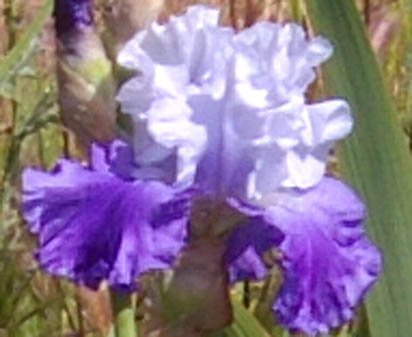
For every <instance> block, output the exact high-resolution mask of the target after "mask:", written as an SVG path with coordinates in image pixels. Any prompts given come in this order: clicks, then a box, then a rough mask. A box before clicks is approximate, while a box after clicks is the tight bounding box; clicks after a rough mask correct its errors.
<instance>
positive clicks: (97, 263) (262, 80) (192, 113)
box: [23, 6, 381, 335]
mask: <svg viewBox="0 0 412 337" xmlns="http://www.w3.org/2000/svg"><path fill="white" fill-rule="evenodd" d="M331 53H332V47H331V46H330V44H329V42H328V41H327V40H325V39H323V38H320V37H317V38H313V39H311V40H308V39H307V38H306V36H305V33H304V31H303V30H302V28H301V27H299V26H297V25H295V24H286V25H279V24H274V23H268V22H261V23H257V24H255V25H254V26H252V27H250V28H248V29H245V30H243V31H241V32H239V33H235V32H234V31H233V30H232V29H231V28H225V27H221V26H219V25H218V12H217V11H216V10H213V9H209V8H206V7H202V6H195V7H191V8H189V9H188V11H187V13H186V14H185V15H183V16H181V17H172V18H171V19H170V21H169V22H167V23H166V24H164V25H160V24H157V23H153V24H152V25H151V26H150V27H149V28H148V29H147V30H146V31H143V32H140V33H138V34H136V35H135V36H134V37H133V38H132V39H131V40H130V41H129V42H128V43H127V44H126V46H125V47H124V49H123V50H122V51H121V52H120V54H119V56H118V62H119V64H120V65H122V66H123V67H126V68H129V69H131V70H134V71H135V75H134V76H133V77H132V78H131V79H129V80H128V81H127V82H126V83H125V84H124V85H123V86H122V87H121V89H120V91H119V93H118V100H119V102H120V106H121V109H122V111H123V112H124V113H126V114H129V115H130V116H131V119H132V121H133V129H134V132H133V137H132V141H131V144H129V145H126V144H124V143H120V142H119V141H116V142H115V143H113V144H111V145H109V146H106V147H103V148H102V147H98V146H95V147H94V148H93V153H92V156H91V159H92V164H91V166H90V167H87V168H86V167H82V166H80V165H78V164H75V163H73V162H69V161H65V160H63V161H60V162H59V164H58V165H57V167H56V168H55V169H54V170H53V171H52V172H51V173H42V172H39V171H35V170H31V169H30V170H27V171H26V172H25V173H24V177H23V178H24V180H23V184H24V210H25V215H26V219H27V220H28V222H29V224H30V228H31V229H32V231H33V232H35V233H37V234H38V235H39V240H40V249H39V251H38V253H37V254H38V258H39V261H40V263H41V264H42V265H43V267H44V268H45V269H46V270H48V271H49V272H50V273H53V274H57V275H63V276H66V277H69V278H71V279H73V280H75V281H77V282H80V283H85V284H87V285H91V286H97V285H98V283H99V282H100V281H101V280H104V279H106V280H108V281H109V283H110V284H111V285H112V286H113V287H117V286H122V287H124V286H130V285H131V284H133V281H134V278H136V277H137V276H139V275H140V274H141V273H142V272H145V271H147V270H150V269H157V268H166V267H169V266H170V265H171V263H172V262H173V258H174V257H175V256H176V254H177V253H178V252H179V250H180V248H181V247H183V246H184V242H185V234H186V226H187V224H188V213H189V208H190V205H191V204H193V203H196V202H197V200H199V198H201V199H202V200H210V201H211V202H216V201H218V202H221V203H222V204H226V205H227V206H229V207H230V208H232V209H234V210H236V212H237V213H238V214H240V215H242V216H243V217H240V218H241V219H243V220H241V221H239V223H237V226H236V227H235V229H234V230H232V231H231V233H230V234H229V235H228V236H227V238H226V253H225V256H224V258H225V263H226V264H227V267H228V270H229V272H230V276H231V279H232V281H237V280H241V279H247V278H252V279H258V278H261V277H263V276H264V275H265V273H266V269H265V267H264V264H263V262H262V260H261V255H262V254H263V253H264V252H265V251H267V250H268V249H271V248H277V249H278V250H280V252H281V253H282V254H281V255H282V258H281V259H280V261H279V264H280V268H281V269H282V271H283V276H284V277H283V278H284V281H283V284H282V285H281V288H280V291H279V294H278V296H277V298H276V300H275V302H274V304H273V310H274V312H275V314H276V317H277V319H278V320H279V322H281V323H282V324H283V325H285V326H286V327H288V328H290V329H293V330H300V331H304V332H306V333H308V334H311V335H315V334H316V333H319V332H326V331H328V330H329V329H330V328H332V327H336V326H339V325H340V324H342V323H344V322H345V321H347V320H349V319H350V318H351V317H352V315H353V310H354V307H355V306H356V304H357V303H359V301H360V300H361V299H362V298H363V297H364V295H365V293H366V291H367V290H368V289H369V287H370V286H371V285H372V284H373V282H374V281H375V280H376V277H377V275H378V274H379V271H380V267H381V261H380V255H379V253H378V251H377V249H376V248H375V247H374V246H373V245H372V244H371V243H370V242H369V241H368V239H367V238H366V236H365V234H364V230H363V227H362V221H363V220H364V218H365V209H364V207H363V204H362V202H361V201H360V200H359V199H358V197H357V196H356V195H355V194H354V193H353V192H352V191H351V190H350V189H349V188H348V187H346V186H345V185H344V184H343V183H341V182H339V181H338V180H336V179H334V178H332V177H328V176H325V166H326V161H327V156H328V154H329V151H330V149H331V147H332V146H333V144H334V142H335V141H336V140H339V139H341V138H343V137H345V136H346V135H348V133H349V132H350V130H351V128H352V123H353V121H352V118H351V116H350V110H349V106H348V104H347V103H346V102H345V101H344V100H342V99H337V98H336V99H330V100H327V101H322V102H317V103H312V104H309V103H307V100H306V98H305V91H306V90H307V88H308V86H309V85H310V84H311V83H312V82H313V80H314V79H315V72H314V67H316V66H318V65H319V64H320V63H322V62H323V61H325V60H326V59H327V58H328V57H330V55H331ZM193 209H195V208H193ZM194 216H196V214H194Z"/></svg>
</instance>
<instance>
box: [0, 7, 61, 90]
mask: <svg viewBox="0 0 412 337" xmlns="http://www.w3.org/2000/svg"><path fill="white" fill-rule="evenodd" d="M52 9H53V0H45V2H44V4H43V6H42V7H41V8H40V9H39V10H38V12H37V13H36V16H35V17H34V18H33V21H32V22H31V23H30V25H29V26H28V27H26V29H25V30H24V32H23V33H22V35H21V36H20V38H19V40H18V41H17V43H16V44H15V45H14V47H13V48H12V49H11V50H10V51H9V52H8V54H7V55H6V56H5V57H4V58H3V59H2V61H1V62H0V88H2V87H3V86H4V85H7V84H8V83H7V82H8V81H9V80H10V79H11V78H12V77H13V76H14V75H15V74H16V73H18V72H19V71H20V69H23V66H24V64H25V62H26V61H27V59H28V58H29V56H30V55H31V53H32V52H33V50H34V47H35V42H36V38H37V37H38V35H39V34H40V32H41V30H42V28H43V26H44V24H45V23H46V21H47V19H48V18H49V17H50V15H51V11H52ZM0 91H1V90H0Z"/></svg>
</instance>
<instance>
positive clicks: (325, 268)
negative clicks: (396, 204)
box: [268, 178, 381, 336]
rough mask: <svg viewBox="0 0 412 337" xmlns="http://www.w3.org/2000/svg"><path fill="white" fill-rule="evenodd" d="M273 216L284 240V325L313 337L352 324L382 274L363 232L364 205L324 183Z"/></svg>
mask: <svg viewBox="0 0 412 337" xmlns="http://www.w3.org/2000/svg"><path fill="white" fill-rule="evenodd" d="M268 214H269V216H270V217H271V218H272V220H273V222H274V223H276V225H277V227H278V228H279V229H280V230H281V231H282V232H283V233H284V234H285V240H284V241H283V242H282V243H281V245H280V247H279V248H280V250H281V252H282V253H283V255H284V259H283V261H282V263H281V268H282V270H283V274H284V281H283V284H282V286H281V289H280V292H279V294H278V297H277V300H276V301H275V303H274V306H273V309H274V311H275V313H276V316H277V319H278V320H279V322H280V323H281V324H283V325H284V326H286V327H287V328H289V329H291V330H298V331H303V332H305V333H307V334H308V335H311V336H314V335H316V334H318V333H325V332H327V331H328V330H329V329H331V328H334V327H337V326H340V325H341V324H343V323H345V322H346V321H348V320H350V319H351V318H352V317H353V312H354V308H355V306H356V305H357V304H358V303H359V301H361V300H362V299H363V297H364V296H365V293H366V292H367V291H368V289H369V288H370V287H371V285H372V284H373V283H374V282H375V281H376V279H377V277H378V274H379V272H380V270H381V257H380V254H379V252H378V250H377V249H376V247H375V246H374V245H373V244H372V243H371V242H370V241H369V240H368V239H367V237H366V236H365V233H364V230H363V227H362V221H363V220H364V218H365V210H364V207H363V205H362V203H361V201H360V200H359V199H358V198H357V197H356V195H355V194H354V193H353V192H352V191H351V190H350V189H349V188H348V187H346V186H345V185H344V184H343V183H341V182H339V181H337V180H335V179H332V178H324V179H323V180H322V181H321V182H320V183H319V185H317V186H316V187H314V188H313V189H310V190H308V191H305V192H297V194H296V195H295V197H289V196H288V197H284V198H282V199H281V200H280V202H279V203H278V204H277V205H276V206H272V207H270V208H269V210H268Z"/></svg>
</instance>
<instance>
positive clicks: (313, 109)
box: [118, 5, 352, 200]
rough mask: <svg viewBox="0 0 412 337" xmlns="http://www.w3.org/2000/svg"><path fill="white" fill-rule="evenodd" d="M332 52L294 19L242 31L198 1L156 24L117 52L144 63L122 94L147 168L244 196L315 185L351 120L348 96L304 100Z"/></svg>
mask: <svg viewBox="0 0 412 337" xmlns="http://www.w3.org/2000/svg"><path fill="white" fill-rule="evenodd" d="M331 53H332V46H331V44H330V43H329V42H328V41H327V40H326V39H323V38H322V37H315V38H311V39H309V38H307V36H306V35H305V32H304V30H303V28H301V27H300V26H298V25H296V24H284V25H281V24H275V23H268V22H261V23H256V24H255V25H253V26H251V27H249V28H247V29H245V30H243V31H241V32H238V33H235V32H234V31H233V30H232V29H229V28H227V27H221V26H219V25H218V11H217V10H215V9H212V8H209V7H205V6H201V5H197V6H193V7H189V8H188V10H187V12H186V13H185V14H184V15H182V16H179V17H171V18H170V20H169V21H168V22H166V23H164V24H159V23H153V24H151V25H150V27H148V28H147V29H146V30H145V31H143V32H139V33H138V34H136V35H135V36H134V37H133V38H132V39H131V40H130V41H129V42H128V43H127V44H126V46H125V48H124V49H123V50H122V51H121V52H120V54H119V57H118V61H119V63H120V64H121V65H123V66H125V67H129V68H132V69H135V70H138V72H136V76H133V77H132V78H131V79H130V80H128V81H126V82H125V83H124V84H123V85H122V87H121V88H120V91H119V95H118V99H119V101H120V103H121V107H122V111H123V112H125V113H128V114H130V115H131V116H132V119H133V121H134V127H135V134H134V152H135V153H134V158H135V161H136V163H137V165H139V166H140V167H141V168H142V169H141V172H140V174H141V178H145V177H147V176H149V177H156V179H158V178H161V179H163V181H166V182H168V183H175V184H176V186H181V187H182V186H185V187H187V186H190V185H192V184H193V183H195V184H196V185H197V186H199V187H200V188H201V189H203V190H207V191H208V193H211V194H214V193H215V194H216V193H217V194H222V195H226V196H227V195H230V196H235V197H238V198H240V199H242V200H248V199H259V198H261V197H262V196H263V195H265V194H267V193H272V192H274V191H276V190H277V189H279V188H302V189H306V188H310V187H312V186H315V185H316V184H317V183H318V182H319V181H320V180H321V179H322V177H323V175H324V173H325V167H326V161H327V156H328V153H329V150H330V148H331V147H332V146H333V144H334V142H336V141H337V140H340V139H342V138H343V137H345V136H347V134H348V133H349V132H350V129H351V127H352V119H351V116H350V108H349V106H348V104H346V102H344V101H343V100H339V99H332V100H328V101H325V102H322V103H317V104H307V103H306V100H305V91H306V89H307V87H308V86H309V84H310V83H311V82H312V81H313V80H314V79H315V71H314V68H315V67H317V66H318V65H320V64H321V63H322V62H323V61H325V60H326V59H328V58H329V57H330V55H331ZM173 166H174V169H172V167H173ZM165 168H167V170H166V169H165ZM166 171H167V172H166Z"/></svg>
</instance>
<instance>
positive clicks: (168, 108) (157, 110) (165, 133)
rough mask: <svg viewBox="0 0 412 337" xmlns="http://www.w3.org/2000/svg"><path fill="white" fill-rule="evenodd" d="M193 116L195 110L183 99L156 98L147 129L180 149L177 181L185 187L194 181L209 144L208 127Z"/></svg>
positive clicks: (168, 146)
mask: <svg viewBox="0 0 412 337" xmlns="http://www.w3.org/2000/svg"><path fill="white" fill-rule="evenodd" d="M191 115H192V110H191V108H190V107H189V106H188V105H187V104H186V103H185V102H184V101H179V100H174V99H163V100H157V101H156V102H154V103H153V104H152V106H151V108H150V110H149V111H148V112H147V118H148V123H147V128H148V131H149V133H150V135H151V136H152V137H153V139H154V140H155V141H156V142H157V143H159V144H161V145H162V146H164V147H165V148H168V149H176V151H177V158H178V161H177V176H176V182H177V184H178V185H181V186H184V187H187V186H189V185H190V184H192V183H193V181H194V177H195V174H196V167H197V163H198V161H199V160H200V158H201V157H202V155H203V153H204V151H205V148H206V144H207V133H206V130H205V128H204V127H203V126H202V125H199V124H196V123H194V122H192V121H191V120H190V117H191Z"/></svg>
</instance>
